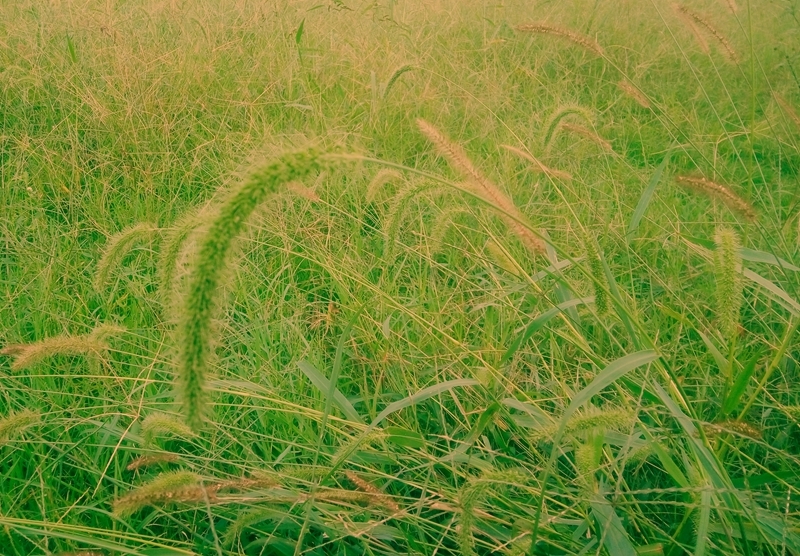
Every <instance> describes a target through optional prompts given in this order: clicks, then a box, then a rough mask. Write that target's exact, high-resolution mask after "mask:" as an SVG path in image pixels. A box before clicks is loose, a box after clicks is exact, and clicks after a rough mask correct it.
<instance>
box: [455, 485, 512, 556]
mask: <svg viewBox="0 0 800 556" xmlns="http://www.w3.org/2000/svg"><path fill="white" fill-rule="evenodd" d="M526 482H527V477H526V476H525V475H524V474H523V473H520V472H519V471H515V470H506V471H488V472H486V473H484V474H483V475H482V476H480V477H473V478H471V479H470V480H468V481H467V483H466V484H465V485H464V486H462V487H461V489H460V490H459V491H458V505H459V506H460V509H461V519H460V522H459V528H458V537H457V539H458V545H459V548H460V550H461V554H462V556H474V555H475V539H474V537H473V536H472V528H473V525H474V523H475V513H476V509H477V506H478V505H479V504H480V503H481V502H482V501H483V499H484V498H485V497H486V495H487V494H488V493H489V492H490V491H495V492H498V491H502V490H503V489H505V488H507V487H508V486H512V485H524V484H525V483H526Z"/></svg>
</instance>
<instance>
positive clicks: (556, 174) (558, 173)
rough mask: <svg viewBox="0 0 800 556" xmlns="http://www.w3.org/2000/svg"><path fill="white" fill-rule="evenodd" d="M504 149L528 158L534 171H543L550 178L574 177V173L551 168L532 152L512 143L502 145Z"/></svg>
mask: <svg viewBox="0 0 800 556" xmlns="http://www.w3.org/2000/svg"><path fill="white" fill-rule="evenodd" d="M501 147H503V148H504V149H506V150H507V151H509V152H512V153H514V154H515V155H517V156H518V157H520V158H521V159H523V160H527V161H528V162H530V163H531V165H532V167H533V169H534V171H536V172H541V173H542V174H544V175H546V176H547V177H549V178H553V179H560V180H564V181H569V180H571V179H572V174H570V173H569V172H564V171H562V170H556V169H555V168H550V167H549V166H545V165H544V163H542V162H541V161H539V159H538V158H536V157H534V156H533V155H532V154H529V153H527V152H525V151H523V150H522V149H518V148H517V147H512V146H511V145H501Z"/></svg>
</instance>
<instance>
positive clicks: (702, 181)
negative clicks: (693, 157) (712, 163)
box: [675, 176, 757, 221]
mask: <svg viewBox="0 0 800 556" xmlns="http://www.w3.org/2000/svg"><path fill="white" fill-rule="evenodd" d="M675 180H676V181H677V182H678V183H679V184H681V185H683V186H684V187H686V188H688V189H691V190H693V191H697V192H698V193H702V194H704V195H706V196H708V197H711V198H712V199H716V200H718V201H720V202H721V203H722V204H724V205H725V206H726V207H728V208H729V209H731V210H732V211H734V212H736V213H738V214H741V215H742V216H744V217H745V218H747V219H748V220H751V221H752V220H756V218H757V214H756V211H755V209H754V208H753V207H752V205H750V203H748V202H747V201H745V200H744V199H742V198H741V197H739V196H738V195H737V194H736V193H734V192H733V191H731V190H730V189H728V188H727V187H725V186H724V185H721V184H719V183H715V182H713V181H711V180H708V179H706V178H703V177H695V176H677V177H676V178H675Z"/></svg>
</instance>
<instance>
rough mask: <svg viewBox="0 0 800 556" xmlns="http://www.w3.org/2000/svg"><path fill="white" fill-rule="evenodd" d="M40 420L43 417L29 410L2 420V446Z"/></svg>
mask: <svg viewBox="0 0 800 556" xmlns="http://www.w3.org/2000/svg"><path fill="white" fill-rule="evenodd" d="M40 419H41V416H40V415H39V414H38V413H36V412H35V411H31V410H29V409H23V410H22V411H18V412H16V413H11V414H9V415H8V416H7V417H3V418H2V419H0V446H2V445H3V444H5V443H6V442H8V441H10V440H13V439H14V438H16V437H17V436H19V435H20V434H22V432H24V431H25V429H27V428H28V427H31V426H33V425H35V424H36V423H38V422H39V420H40Z"/></svg>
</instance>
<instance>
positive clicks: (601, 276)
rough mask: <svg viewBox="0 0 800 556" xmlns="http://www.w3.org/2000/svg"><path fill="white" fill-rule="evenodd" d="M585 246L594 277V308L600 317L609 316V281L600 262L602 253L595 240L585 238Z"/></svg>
mask: <svg viewBox="0 0 800 556" xmlns="http://www.w3.org/2000/svg"><path fill="white" fill-rule="evenodd" d="M583 245H584V247H585V249H586V259H587V261H588V262H589V273H590V275H591V277H592V289H593V290H594V306H595V309H596V310H597V314H598V315H601V316H603V315H606V314H608V290H607V287H608V279H607V278H606V273H605V271H604V270H603V262H602V261H601V260H600V253H599V252H598V249H597V245H596V244H595V241H594V239H592V238H590V237H588V236H587V237H585V238H584V241H583Z"/></svg>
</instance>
